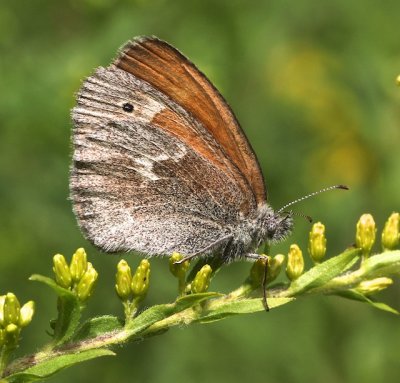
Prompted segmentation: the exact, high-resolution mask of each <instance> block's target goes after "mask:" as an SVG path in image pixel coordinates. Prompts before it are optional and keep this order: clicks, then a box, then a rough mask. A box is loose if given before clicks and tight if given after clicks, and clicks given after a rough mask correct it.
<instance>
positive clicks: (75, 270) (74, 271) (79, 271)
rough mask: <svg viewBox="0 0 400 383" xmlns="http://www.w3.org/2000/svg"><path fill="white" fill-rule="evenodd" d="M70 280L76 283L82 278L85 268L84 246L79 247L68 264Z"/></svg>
mask: <svg viewBox="0 0 400 383" xmlns="http://www.w3.org/2000/svg"><path fill="white" fill-rule="evenodd" d="M69 269H70V272H71V278H72V280H73V281H74V282H75V283H77V282H79V280H80V279H81V278H82V276H83V274H85V271H86V269H87V256H86V252H85V249H84V248H82V247H81V248H79V249H78V250H76V251H75V253H74V254H73V255H72V259H71V263H70V265H69Z"/></svg>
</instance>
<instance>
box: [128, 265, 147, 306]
mask: <svg viewBox="0 0 400 383" xmlns="http://www.w3.org/2000/svg"><path fill="white" fill-rule="evenodd" d="M149 283H150V262H149V261H148V260H147V259H142V261H141V262H140V264H139V267H138V268H137V269H136V272H135V274H134V275H133V277H132V283H131V289H132V293H133V296H134V297H135V298H136V299H138V300H142V299H144V297H145V296H146V294H147V290H148V289H149Z"/></svg>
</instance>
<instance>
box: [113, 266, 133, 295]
mask: <svg viewBox="0 0 400 383" xmlns="http://www.w3.org/2000/svg"><path fill="white" fill-rule="evenodd" d="M115 280H116V284H115V290H116V292H117V294H118V296H119V297H120V298H121V299H122V300H123V301H126V300H128V299H129V297H130V296H131V295H132V290H131V283H132V274H131V268H130V267H129V265H128V263H127V262H126V261H125V260H124V259H121V260H120V261H119V262H118V265H117V273H116V274H115Z"/></svg>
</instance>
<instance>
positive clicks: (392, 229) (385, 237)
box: [382, 213, 400, 250]
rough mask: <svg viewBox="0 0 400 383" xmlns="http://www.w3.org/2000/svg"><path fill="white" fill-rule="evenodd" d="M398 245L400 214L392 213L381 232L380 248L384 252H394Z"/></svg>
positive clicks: (399, 238)
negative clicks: (381, 247)
mask: <svg viewBox="0 0 400 383" xmlns="http://www.w3.org/2000/svg"><path fill="white" fill-rule="evenodd" d="M399 243H400V214H399V213H392V214H391V216H390V217H389V218H388V220H387V221H386V223H385V227H384V229H383V231H382V246H383V248H384V249H385V250H394V249H396V248H397V247H398V246H399Z"/></svg>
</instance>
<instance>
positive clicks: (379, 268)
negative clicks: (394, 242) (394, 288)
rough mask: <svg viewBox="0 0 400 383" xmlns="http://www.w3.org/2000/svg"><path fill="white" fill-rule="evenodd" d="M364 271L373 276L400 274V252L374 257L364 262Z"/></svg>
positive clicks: (386, 252) (387, 252)
mask: <svg viewBox="0 0 400 383" xmlns="http://www.w3.org/2000/svg"><path fill="white" fill-rule="evenodd" d="M362 270H365V271H366V273H369V274H370V275H371V276H380V275H383V276H388V275H390V274H400V250H394V251H385V252H384V253H381V254H376V255H372V256H371V257H369V258H367V259H366V260H365V261H364V262H363V264H362Z"/></svg>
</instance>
